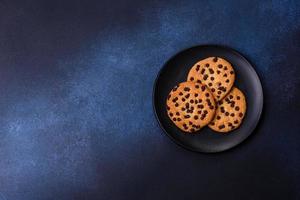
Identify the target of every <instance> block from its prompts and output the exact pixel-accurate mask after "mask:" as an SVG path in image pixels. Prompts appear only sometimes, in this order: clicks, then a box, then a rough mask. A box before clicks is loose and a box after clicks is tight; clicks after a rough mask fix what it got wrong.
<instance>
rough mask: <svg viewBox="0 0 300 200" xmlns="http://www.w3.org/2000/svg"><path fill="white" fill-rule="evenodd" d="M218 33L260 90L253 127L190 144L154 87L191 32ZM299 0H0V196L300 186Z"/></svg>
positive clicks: (277, 195)
mask: <svg viewBox="0 0 300 200" xmlns="http://www.w3.org/2000/svg"><path fill="white" fill-rule="evenodd" d="M210 43H213V44H221V45H227V46H230V47H232V48H234V49H236V50H238V51H240V52H241V53H242V54H244V55H245V56H246V57H247V58H249V60H250V61H251V62H252V63H253V64H254V65H255V66H256V70H257V72H258V74H259V76H260V77H261V81H262V84H263V88H264V93H265V107H264V114H263V118H262V120H261V122H260V124H259V127H258V129H257V130H256V131H255V133H254V135H253V136H251V137H250V138H249V139H248V140H247V141H246V142H245V143H243V144H242V145H240V146H239V147H237V148H235V149H233V150H231V151H229V152H225V153H221V154H216V155H205V154H197V153H193V152H188V151H186V150H184V149H182V148H180V147H178V146H176V145H175V144H174V143H172V142H171V141H170V140H169V139H168V138H167V137H166V136H165V135H164V134H163V132H162V130H161V129H160V128H159V126H158V124H157V122H156V120H155V118H154V115H153V110H152V102H151V95H152V86H153V82H154V79H155V77H156V74H157V72H158V71H159V69H160V68H161V66H162V65H163V63H164V62H165V61H166V60H167V59H168V58H170V57H171V56H172V55H173V54H175V53H176V52H178V51H180V50H182V49H184V48H187V47H190V46H194V45H197V44H210ZM299 52H300V1H298V0H295V1H281V0H277V1H258V0H257V1H253V0H252V1H241V0H238V1H225V0H224V1H196V0H192V1H165V2H163V1H151V2H150V1H149V2H146V1H121V0H120V1H113V0H110V1H84V0H81V1H79V0H73V1H71V0H65V1H63V0H48V1H38V0H36V1H32V0H26V1H25V0H23V1H21V0H20V1H15V0H0V113H1V115H0V199H1V200H3V199H4V200H39V199H151V200H152V199H220V198H221V199H253V200H254V199H255V200H256V199H300V192H299V191H300V121H299V113H300V89H299V86H300V64H299V63H300V59H299V57H300V54H299Z"/></svg>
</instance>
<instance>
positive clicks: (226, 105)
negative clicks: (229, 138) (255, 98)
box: [208, 87, 247, 133]
mask: <svg viewBox="0 0 300 200" xmlns="http://www.w3.org/2000/svg"><path fill="white" fill-rule="evenodd" d="M246 109H247V106H246V99H245V96H244V94H243V93H242V92H241V91H240V90H239V89H238V88H236V87H233V88H232V90H231V91H230V92H229V93H228V94H227V95H226V96H225V98H224V99H223V100H221V101H219V102H218V105H217V110H216V114H215V117H214V119H213V120H212V121H211V122H210V123H209V125H208V126H209V128H211V129H213V130H214V131H217V132H223V133H225V132H229V131H232V130H234V129H236V128H238V127H239V126H240V124H241V123H242V121H243V118H244V116H245V113H246Z"/></svg>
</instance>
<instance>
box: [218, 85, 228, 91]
mask: <svg viewBox="0 0 300 200" xmlns="http://www.w3.org/2000/svg"><path fill="white" fill-rule="evenodd" d="M218 90H221V91H223V92H226V88H225V87H224V86H220V87H219V88H218Z"/></svg>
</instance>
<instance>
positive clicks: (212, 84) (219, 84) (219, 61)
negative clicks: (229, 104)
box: [187, 57, 235, 101]
mask: <svg viewBox="0 0 300 200" xmlns="http://www.w3.org/2000/svg"><path fill="white" fill-rule="evenodd" d="M187 80H188V81H194V82H197V83H203V84H205V85H206V86H207V87H208V88H209V89H210V91H211V92H212V94H213V95H214V97H215V99H216V101H220V100H221V99H223V97H225V96H226V94H228V92H229V91H230V90H231V88H232V86H233V83H234V80H235V73H234V70H233V67H232V66H231V64H230V63H229V62H227V61H226V60H225V59H223V58H219V57H209V58H206V59H204V60H200V61H199V62H197V63H196V64H195V65H194V66H193V67H192V68H191V70H190V72H189V74H188V78H187Z"/></svg>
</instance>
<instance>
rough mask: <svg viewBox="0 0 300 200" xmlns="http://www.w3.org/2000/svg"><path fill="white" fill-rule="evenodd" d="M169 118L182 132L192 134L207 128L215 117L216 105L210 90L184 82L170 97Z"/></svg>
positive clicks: (203, 86)
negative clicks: (204, 127)
mask: <svg viewBox="0 0 300 200" xmlns="http://www.w3.org/2000/svg"><path fill="white" fill-rule="evenodd" d="M166 104H167V105H166V109H167V113H168V116H169V118H170V119H171V120H172V122H173V123H174V124H175V125H176V126H177V127H178V128H180V129H181V130H183V131H185V132H188V133H192V132H196V131H198V130H200V129H201V128H202V127H203V126H206V125H207V124H208V123H209V122H210V121H211V120H212V119H213V117H214V114H215V110H216V105H215V101H214V98H213V95H212V93H211V92H210V91H209V89H208V88H207V87H206V86H205V85H203V84H199V83H196V82H191V81H189V82H183V83H180V84H179V85H177V86H175V87H174V88H173V89H172V90H171V92H170V93H169V95H168V98H167V102H166Z"/></svg>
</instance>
